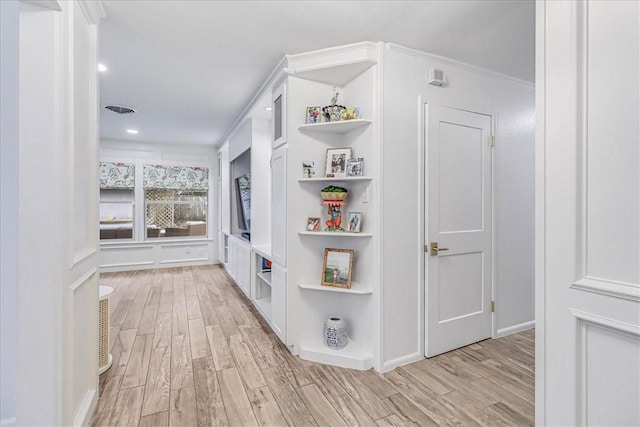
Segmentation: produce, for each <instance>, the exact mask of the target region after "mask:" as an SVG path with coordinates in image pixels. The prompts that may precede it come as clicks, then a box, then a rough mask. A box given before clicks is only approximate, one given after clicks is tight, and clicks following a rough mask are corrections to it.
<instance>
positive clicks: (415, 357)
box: [381, 351, 424, 373]
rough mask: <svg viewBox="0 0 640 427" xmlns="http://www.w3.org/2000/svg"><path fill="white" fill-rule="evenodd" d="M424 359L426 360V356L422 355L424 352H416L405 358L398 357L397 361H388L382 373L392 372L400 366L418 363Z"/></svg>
mask: <svg viewBox="0 0 640 427" xmlns="http://www.w3.org/2000/svg"><path fill="white" fill-rule="evenodd" d="M422 359H424V354H422V351H416V352H415V353H411V354H407V355H404V356H400V357H396V358H395V359H391V360H387V361H386V362H384V364H383V365H382V370H381V373H385V372H389V371H392V370H394V369H395V368H397V367H398V366H403V365H408V364H409V363H413V362H417V361H419V360H422Z"/></svg>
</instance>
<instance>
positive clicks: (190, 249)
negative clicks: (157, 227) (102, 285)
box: [100, 239, 216, 272]
mask: <svg viewBox="0 0 640 427" xmlns="http://www.w3.org/2000/svg"><path fill="white" fill-rule="evenodd" d="M215 244H216V241H215V240H213V239H206V240H205V239H198V240H190V241H185V240H180V241H176V242H171V241H166V240H165V241H160V242H145V243H131V244H126V243H122V244H103V245H101V247H100V252H101V262H100V271H102V272H113V271H126V270H142V269H149V268H166V267H182V266H189V265H203V264H212V263H214V262H216V261H214V258H213V256H214V245H215Z"/></svg>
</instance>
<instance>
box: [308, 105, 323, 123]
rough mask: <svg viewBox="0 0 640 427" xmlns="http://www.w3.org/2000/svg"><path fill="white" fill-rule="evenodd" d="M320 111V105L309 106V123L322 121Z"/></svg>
mask: <svg viewBox="0 0 640 427" xmlns="http://www.w3.org/2000/svg"><path fill="white" fill-rule="evenodd" d="M320 113H321V108H320V107H307V124H312V123H320V118H321V117H322V116H320Z"/></svg>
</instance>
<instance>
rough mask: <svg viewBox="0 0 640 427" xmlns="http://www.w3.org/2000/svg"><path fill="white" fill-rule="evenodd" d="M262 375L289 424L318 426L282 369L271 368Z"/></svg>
mask: <svg viewBox="0 0 640 427" xmlns="http://www.w3.org/2000/svg"><path fill="white" fill-rule="evenodd" d="M262 375H263V376H264V379H265V380H266V381H267V384H268V385H269V388H270V389H271V391H272V393H273V397H274V398H275V399H276V402H278V406H280V410H281V411H282V415H283V416H284V418H285V420H287V424H289V425H293V426H317V425H318V423H317V422H316V421H315V420H314V418H313V416H312V415H311V412H309V409H307V407H306V405H305V404H304V402H303V401H302V399H301V398H300V396H299V395H298V393H297V392H296V390H295V389H294V388H293V387H292V386H291V383H290V382H289V380H288V379H287V377H286V375H285V374H284V372H283V371H282V369H280V368H269V369H266V370H264V371H262Z"/></svg>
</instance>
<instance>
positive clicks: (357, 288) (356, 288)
mask: <svg viewBox="0 0 640 427" xmlns="http://www.w3.org/2000/svg"><path fill="white" fill-rule="evenodd" d="M298 287H299V288H300V289H308V290H312V291H321V292H338V293H342V294H354V295H370V294H372V293H373V289H368V288H364V287H362V286H361V285H359V284H357V283H351V288H349V289H347V288H338V287H335V286H323V285H316V284H309V283H301V284H299V285H298Z"/></svg>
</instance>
